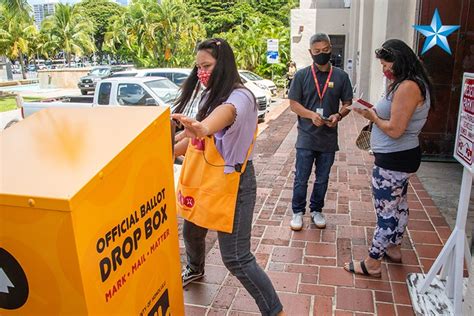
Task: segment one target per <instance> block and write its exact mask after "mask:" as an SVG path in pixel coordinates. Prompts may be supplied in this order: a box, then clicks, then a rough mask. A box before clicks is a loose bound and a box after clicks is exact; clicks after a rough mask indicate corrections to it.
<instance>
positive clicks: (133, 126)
mask: <svg viewBox="0 0 474 316" xmlns="http://www.w3.org/2000/svg"><path fill="white" fill-rule="evenodd" d="M0 151H1V153H0V154H1V157H2V159H1V173H2V175H1V177H2V181H1V182H0V314H1V315H54V314H62V315H66V314H76V315H87V314H89V315H158V316H161V315H170V314H171V315H183V314H184V305H183V292H182V284H181V276H180V259H179V246H178V232H177V218H176V205H175V201H176V199H175V195H174V184H173V164H172V154H171V135H170V123H169V109H168V108H159V107H136V108H90V109H46V110H43V111H40V112H38V113H37V114H35V115H32V116H31V117H28V118H27V119H26V120H24V121H22V122H20V123H18V124H17V125H15V126H14V127H12V128H10V129H8V130H6V131H4V132H2V134H0Z"/></svg>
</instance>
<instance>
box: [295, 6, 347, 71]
mask: <svg viewBox="0 0 474 316" xmlns="http://www.w3.org/2000/svg"><path fill="white" fill-rule="evenodd" d="M349 25H350V11H349V10H348V9H294V10H291V59H292V60H293V61H295V62H296V66H297V68H298V69H300V68H303V67H306V66H308V65H310V64H311V62H312V60H311V56H310V55H309V53H308V49H309V40H310V38H311V36H312V35H314V34H315V33H328V34H329V35H345V36H346V51H345V53H344V54H345V55H346V56H347V53H348V49H347V41H348V37H349V36H348V35H349ZM300 26H303V28H304V30H303V32H302V33H301V34H299V30H300Z"/></svg>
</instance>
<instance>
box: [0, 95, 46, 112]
mask: <svg viewBox="0 0 474 316" xmlns="http://www.w3.org/2000/svg"><path fill="white" fill-rule="evenodd" d="M23 99H24V100H25V101H38V100H41V98H38V97H23ZM14 109H16V101H15V97H0V112H6V111H10V110H14Z"/></svg>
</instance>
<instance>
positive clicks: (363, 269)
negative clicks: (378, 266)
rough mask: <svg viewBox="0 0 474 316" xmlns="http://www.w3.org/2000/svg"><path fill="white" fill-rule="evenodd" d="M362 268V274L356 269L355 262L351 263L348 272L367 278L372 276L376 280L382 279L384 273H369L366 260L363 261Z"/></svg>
mask: <svg viewBox="0 0 474 316" xmlns="http://www.w3.org/2000/svg"><path fill="white" fill-rule="evenodd" d="M360 268H361V269H362V273H361V272H358V271H356V270H355V269H354V261H351V262H350V263H349V270H348V271H349V272H352V273H354V274H360V275H366V276H370V277H374V278H380V277H381V276H382V273H369V271H368V270H367V267H366V266H365V262H364V260H362V261H361V262H360Z"/></svg>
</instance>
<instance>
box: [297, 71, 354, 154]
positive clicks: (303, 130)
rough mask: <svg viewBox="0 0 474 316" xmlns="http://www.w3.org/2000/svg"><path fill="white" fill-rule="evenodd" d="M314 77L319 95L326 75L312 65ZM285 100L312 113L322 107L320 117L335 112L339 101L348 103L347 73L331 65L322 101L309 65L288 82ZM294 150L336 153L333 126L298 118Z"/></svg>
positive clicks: (335, 129) (349, 98) (326, 73)
mask: <svg viewBox="0 0 474 316" xmlns="http://www.w3.org/2000/svg"><path fill="white" fill-rule="evenodd" d="M315 71H316V76H317V78H318V82H319V88H320V91H321V93H322V92H323V89H324V85H325V83H326V80H327V77H328V75H329V72H322V71H318V70H317V67H316V66H315ZM288 98H289V99H290V100H294V101H296V102H298V103H300V104H301V105H303V106H304V107H305V108H306V109H308V110H311V111H313V112H316V111H317V110H316V109H317V108H322V109H323V113H324V116H326V117H329V116H330V115H331V114H335V113H337V112H338V111H339V105H340V102H341V101H342V102H344V101H350V100H352V85H351V82H350V80H349V76H348V75H347V73H346V72H345V71H344V70H342V69H340V68H337V67H334V66H333V71H332V75H331V79H330V81H329V84H328V88H327V90H326V93H325V94H324V96H323V102H322V103H321V100H320V98H319V95H318V91H317V90H316V84H315V81H314V78H313V74H312V71H311V66H308V67H306V68H303V69H301V70H299V71H298V72H297V73H296V74H295V77H294V78H293V81H292V82H291V87H290V91H289V93H288ZM296 148H304V149H311V150H314V151H320V152H335V151H337V150H339V146H338V143H337V126H336V127H333V128H330V127H327V126H326V125H323V126H321V127H317V126H316V125H314V124H313V122H312V121H311V120H310V119H306V118H301V117H299V116H298V138H297V140H296Z"/></svg>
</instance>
